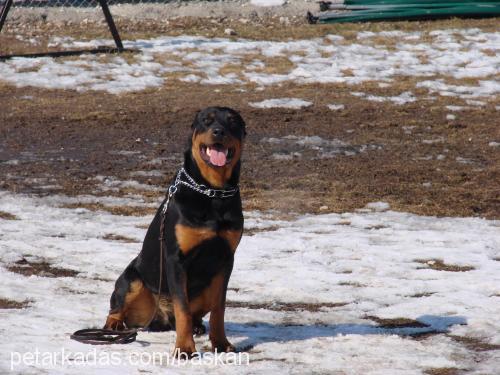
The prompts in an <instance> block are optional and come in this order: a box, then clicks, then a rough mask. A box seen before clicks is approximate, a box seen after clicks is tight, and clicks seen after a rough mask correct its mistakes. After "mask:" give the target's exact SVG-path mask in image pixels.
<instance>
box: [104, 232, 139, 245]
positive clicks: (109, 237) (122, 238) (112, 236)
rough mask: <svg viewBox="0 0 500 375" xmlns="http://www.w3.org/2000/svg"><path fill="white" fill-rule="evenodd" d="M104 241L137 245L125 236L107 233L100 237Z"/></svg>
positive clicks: (133, 240)
mask: <svg viewBox="0 0 500 375" xmlns="http://www.w3.org/2000/svg"><path fill="white" fill-rule="evenodd" d="M102 238H103V239H104V240H108V241H118V242H126V243H137V242H139V241H137V240H136V239H134V238H130V237H127V236H122V235H121V234H113V233H108V234H106V235H105V236H103V237H102Z"/></svg>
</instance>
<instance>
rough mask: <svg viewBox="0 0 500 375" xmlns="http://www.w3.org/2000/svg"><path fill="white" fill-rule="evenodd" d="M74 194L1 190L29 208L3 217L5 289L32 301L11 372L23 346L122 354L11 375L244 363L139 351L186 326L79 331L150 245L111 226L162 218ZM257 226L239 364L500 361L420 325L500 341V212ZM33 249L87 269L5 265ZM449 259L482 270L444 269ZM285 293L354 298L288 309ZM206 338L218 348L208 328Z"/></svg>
mask: <svg viewBox="0 0 500 375" xmlns="http://www.w3.org/2000/svg"><path fill="white" fill-rule="evenodd" d="M61 202H63V203H64V202H65V199H63V198H62V197H45V198H31V197H28V196H22V195H13V194H11V193H5V192H0V210H1V211H3V212H9V213H11V214H14V215H16V216H17V217H18V219H19V220H3V219H0V265H1V267H3V269H2V272H0V283H1V285H2V289H1V291H0V297H1V298H8V299H11V300H15V301H20V302H21V301H25V300H29V301H30V302H29V306H28V307H27V308H25V309H22V310H14V309H2V310H0V332H1V334H2V337H3V338H4V339H3V340H1V341H0V372H4V373H5V372H7V371H9V370H10V366H11V364H12V363H11V358H14V359H16V357H15V356H14V357H12V356H13V355H14V354H13V352H18V353H19V355H24V354H25V353H27V352H34V351H35V350H38V351H39V352H42V353H49V352H58V353H60V352H61V350H65V351H66V352H68V351H71V352H73V353H83V354H86V353H91V355H92V353H93V351H94V350H95V352H94V355H97V356H99V357H101V356H105V355H108V356H111V355H113V356H116V357H117V362H112V363H109V358H108V362H105V361H103V362H99V363H97V364H93V365H91V364H87V366H83V365H80V366H78V365H77V363H76V359H78V357H76V356H75V354H73V355H72V356H71V358H72V359H73V362H71V361H69V362H68V361H67V362H66V364H65V365H64V366H61V365H60V362H58V364H56V366H55V367H50V366H49V365H48V364H47V363H45V365H42V364H39V365H38V366H36V365H31V366H30V365H28V364H26V363H25V364H22V363H17V362H15V363H13V364H14V365H15V366H14V371H13V372H12V373H14V374H39V373H50V374H81V373H95V374H136V373H147V372H153V373H156V372H159V371H172V373H180V374H184V373H193V372H194V373H214V374H220V373H234V371H235V367H234V366H231V365H211V366H209V365H196V364H195V363H189V362H188V363H185V364H184V365H172V364H171V365H165V364H164V365H162V366H160V365H158V364H156V365H155V364H151V363H144V364H140V363H139V364H135V363H134V364H132V363H130V361H129V360H130V358H131V357H132V356H133V355H135V356H138V355H142V356H143V357H144V358H145V359H147V357H148V356H151V355H153V353H163V354H164V355H167V354H169V353H170V352H171V350H172V349H173V345H174V340H175V334H174V333H173V332H165V333H140V334H139V338H138V341H136V342H134V343H132V344H129V345H112V346H98V347H93V346H87V345H84V344H80V343H77V342H75V341H72V340H70V339H69V334H70V333H72V332H73V331H75V330H77V329H80V328H85V327H99V326H101V325H102V324H103V322H104V319H105V316H106V314H107V310H108V300H109V296H110V293H111V291H112V289H113V284H114V280H115V279H116V277H117V276H118V275H119V274H120V273H121V272H122V270H123V269H124V267H125V266H126V265H127V264H128V263H129V261H130V260H131V259H132V258H133V257H134V256H135V255H136V254H137V253H138V251H139V249H140V244H139V243H123V242H117V241H110V240H105V239H103V237H104V236H105V235H106V234H117V235H124V236H127V237H130V238H133V239H136V240H137V241H141V240H142V238H143V236H144V234H145V229H144V225H145V224H147V223H149V221H150V220H151V217H126V216H113V215H111V214H108V213H104V212H90V211H88V210H85V209H64V208H59V207H58V206H59V204H60V203H61ZM246 228H247V229H248V230H252V229H253V230H258V231H257V232H254V234H253V235H244V236H243V239H242V242H241V244H240V246H239V248H238V250H237V252H236V260H235V266H234V271H233V275H232V277H231V281H230V284H229V291H228V300H229V301H236V302H240V303H247V302H248V303H250V304H264V305H263V306H264V307H262V308H246V307H238V308H235V307H228V308H227V310H226V330H227V333H228V337H229V339H230V340H231V341H232V342H233V343H234V344H235V345H236V346H237V347H240V348H247V350H248V354H249V358H250V364H249V365H243V366H241V367H238V368H236V370H237V371H238V372H239V373H243V374H249V373H264V374H275V373H290V372H292V373H310V372H311V371H314V372H317V373H343V374H422V373H423V372H424V371H425V370H429V369H431V368H443V367H449V368H458V369H463V370H468V371H470V372H471V373H477V374H480V373H481V374H494V373H496V371H497V370H498V368H499V365H500V353H499V351H498V350H492V351H483V352H472V351H470V350H469V349H467V347H466V346H464V345H463V344H461V343H460V342H459V341H457V340H454V339H453V338H452V337H451V336H448V335H446V334H444V333H443V334H438V335H434V336H432V335H431V336H430V337H429V338H427V339H425V340H424V339H423V340H414V339H412V338H411V337H409V336H408V334H415V333H424V332H446V331H449V332H450V333H451V334H452V335H455V336H465V337H470V338H475V339H477V340H481V341H482V342H485V343H490V344H500V320H499V319H498V314H499V312H500V272H499V267H500V262H499V259H500V230H499V228H500V222H498V221H491V220H482V219H479V218H436V217H425V216H417V215H412V214H407V213H399V212H393V211H390V210H389V206H388V205H387V204H386V203H384V202H377V203H372V204H369V205H367V207H366V208H365V209H363V210H359V211H358V212H352V213H344V214H326V215H306V216H302V217H298V218H297V219H296V220H292V221H285V220H280V219H276V218H274V217H273V216H272V214H267V213H259V212H248V213H246ZM22 257H24V258H26V259H28V260H30V261H37V260H38V261H41V260H45V261H48V262H49V263H51V264H53V265H54V266H56V267H63V268H67V269H72V270H76V271H78V272H80V273H79V274H78V276H77V277H74V278H71V277H64V278H46V277H41V276H31V277H25V276H22V275H19V274H16V273H13V272H10V271H8V270H7V269H6V268H5V267H7V266H8V265H9V264H12V263H13V262H16V261H17V260H19V259H21V258H22ZM436 259H438V260H442V261H443V262H444V263H446V264H453V265H459V266H470V267H474V269H473V270H470V271H466V272H448V271H439V270H433V269H431V268H430V267H431V266H432V265H433V264H436V262H435V260H436ZM285 303H297V304H300V303H302V304H305V303H309V304H313V306H314V304H321V303H342V304H345V305H338V307H320V306H319V305H318V307H317V308H315V309H313V311H308V310H307V309H303V308H300V307H297V308H291V309H281V310H280V309H279V306H281V305H282V304H285ZM266 306H267V307H266ZM273 306H274V307H273ZM299 306H300V305H299ZM288 310H289V311H288ZM367 316H375V317H379V318H386V319H388V318H407V319H416V320H417V321H418V322H420V323H422V324H425V325H426V326H422V327H406V328H381V327H378V326H377V324H376V323H374V322H373V321H372V320H370V319H368V318H367ZM196 342H197V347H198V349H200V350H202V351H206V350H207V349H206V346H207V345H208V338H207V336H206V335H204V336H202V337H199V338H196ZM91 358H92V356H91V357H90V359H91ZM82 366H83V367H82ZM1 369H3V370H1Z"/></svg>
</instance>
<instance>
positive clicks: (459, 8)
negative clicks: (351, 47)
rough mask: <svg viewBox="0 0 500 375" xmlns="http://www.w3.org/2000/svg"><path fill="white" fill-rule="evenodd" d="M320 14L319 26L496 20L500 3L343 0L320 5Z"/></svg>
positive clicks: (443, 0) (468, 0)
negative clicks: (442, 20) (339, 23)
mask: <svg viewBox="0 0 500 375" xmlns="http://www.w3.org/2000/svg"><path fill="white" fill-rule="evenodd" d="M320 10H327V12H325V13H322V14H320V15H319V16H318V17H313V19H314V21H316V22H321V23H336V22H368V21H398V20H422V19H438V18H452V17H466V18H482V17H497V16H500V1H488V0H486V1H484V0H483V1H471V0H463V1H461V0H438V1H432V0H345V1H344V3H343V4H338V3H336V4H333V3H330V2H325V1H322V2H320ZM330 10H334V12H330ZM310 19H311V18H310Z"/></svg>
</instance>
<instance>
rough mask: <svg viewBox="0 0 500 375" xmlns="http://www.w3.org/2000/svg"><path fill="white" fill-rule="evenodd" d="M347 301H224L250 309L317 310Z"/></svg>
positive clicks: (227, 304) (233, 306) (236, 306)
mask: <svg viewBox="0 0 500 375" xmlns="http://www.w3.org/2000/svg"><path fill="white" fill-rule="evenodd" d="M346 305H348V303H344V302H333V303H332V302H325V303H303V302H289V303H287V302H273V303H251V302H238V301H226V306H227V307H232V308H244V309H250V310H260V309H264V310H270V311H296V312H299V311H310V312H318V311H321V310H324V309H333V308H337V307H342V306H346Z"/></svg>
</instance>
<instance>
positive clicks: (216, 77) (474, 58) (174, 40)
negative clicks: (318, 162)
mask: <svg viewBox="0 0 500 375" xmlns="http://www.w3.org/2000/svg"><path fill="white" fill-rule="evenodd" d="M263 1H267V0H263ZM270 1H274V0H270ZM279 1H281V0H279ZM378 37H386V38H397V40H398V42H397V43H396V45H395V46H391V47H390V48H389V47H388V46H385V45H382V44H380V43H379V42H376V40H377V39H373V38H378ZM124 43H125V46H126V47H127V48H131V49H137V50H139V51H140V52H139V53H137V54H135V55H133V56H132V57H131V58H130V59H127V60H125V59H123V58H121V57H119V56H118V57H116V56H115V57H110V56H104V55H82V56H80V57H79V58H78V59H74V58H72V59H65V58H59V59H53V58H48V57H45V58H36V59H27V58H16V59H11V60H7V61H3V62H1V63H0V79H1V80H2V81H5V82H8V83H11V84H13V85H16V86H35V87H43V88H50V89H56V88H58V89H74V90H78V91H85V90H105V91H108V92H110V93H114V94H119V93H124V92H129V91H139V90H143V89H145V88H148V87H160V86H163V85H168V84H169V80H171V79H180V80H182V81H186V82H194V83H196V82H198V83H200V84H217V85H246V84H257V85H258V86H259V87H265V86H269V85H275V84H281V83H284V82H293V83H295V84H314V83H344V84H349V85H356V84H360V83H363V82H367V81H379V83H380V84H383V85H384V87H385V86H386V85H389V84H390V83H391V82H393V81H394V80H396V79H398V77H401V76H409V77H419V78H421V82H418V84H417V85H416V87H417V88H418V87H423V88H427V89H428V90H429V91H430V92H431V93H439V94H440V95H443V96H457V97H460V98H464V99H476V98H481V99H483V100H492V99H494V98H495V97H496V96H497V95H498V93H500V81H499V80H498V71H499V66H500V53H498V52H499V51H500V47H499V46H500V32H483V31H481V30H479V29H464V30H454V29H450V30H437V31H432V32H430V33H425V32H422V33H414V32H403V31H394V32H387V31H386V32H384V31H383V32H378V33H375V32H361V33H359V34H358V38H357V39H355V40H354V41H353V42H351V43H346V42H345V39H344V38H343V37H342V36H339V35H326V36H325V37H322V38H313V39H303V40H290V41H281V42H278V41H266V40H246V39H229V38H205V37H200V36H185V35H184V36H175V37H159V38H154V39H144V40H135V41H134V40H132V41H125V42H124ZM103 44H106V45H112V41H111V40H92V41H78V40H74V39H72V38H69V37H64V38H59V39H55V38H54V39H52V41H51V45H54V46H59V47H61V48H88V47H96V46H99V45H103ZM491 52H496V53H491ZM250 54H251V55H252V59H253V60H252V62H250V63H247V62H246V61H245V60H246V59H248V55H250ZM273 57H281V58H286V59H288V60H289V61H290V62H291V63H292V64H291V67H290V68H289V69H288V71H285V72H282V73H269V72H267V71H266V69H265V68H266V67H267V66H269V64H272V63H271V62H269V61H268V60H267V59H268V58H273ZM227 65H232V66H233V65H236V66H238V65H240V67H241V69H240V72H239V73H238V74H237V73H227V74H224V73H221V70H222V69H223V68H224V67H226V66H227ZM183 73H185V74H184V75H183ZM446 77H451V78H454V79H456V80H460V79H463V78H467V79H469V78H476V79H478V80H479V81H478V84H477V85H474V84H470V83H464V84H450V83H447V82H446V81H445V80H444V78H446ZM402 99H404V100H406V98H402ZM408 99H409V101H411V97H409V98H408ZM372 100H382V99H381V98H379V97H373V98H372ZM384 100H385V99H384ZM388 100H391V99H388ZM392 100H393V101H397V100H399V99H396V98H392Z"/></svg>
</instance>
